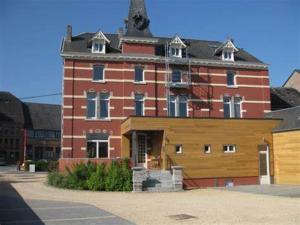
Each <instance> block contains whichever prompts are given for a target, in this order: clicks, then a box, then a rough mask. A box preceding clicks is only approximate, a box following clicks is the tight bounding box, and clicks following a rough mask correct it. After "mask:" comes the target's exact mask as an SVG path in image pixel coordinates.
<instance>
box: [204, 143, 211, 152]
mask: <svg viewBox="0 0 300 225" xmlns="http://www.w3.org/2000/svg"><path fill="white" fill-rule="evenodd" d="M206 147H208V150H207V151H206ZM203 152H204V154H210V153H211V145H210V144H205V145H203Z"/></svg>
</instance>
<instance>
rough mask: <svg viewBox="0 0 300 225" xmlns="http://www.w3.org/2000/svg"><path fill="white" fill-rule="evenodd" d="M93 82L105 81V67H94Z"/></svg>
mask: <svg viewBox="0 0 300 225" xmlns="http://www.w3.org/2000/svg"><path fill="white" fill-rule="evenodd" d="M93 81H104V66H102V65H95V66H94V67H93Z"/></svg>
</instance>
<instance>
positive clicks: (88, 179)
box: [48, 159, 132, 191]
mask: <svg viewBox="0 0 300 225" xmlns="http://www.w3.org/2000/svg"><path fill="white" fill-rule="evenodd" d="M48 184H49V185H53V186H55V187H60V188H68V189H78V190H92V191H131V190H132V172H131V169H130V167H129V160H128V159H126V160H123V161H120V162H117V161H113V162H112V163H111V164H110V166H108V167H107V168H106V166H105V164H98V165H96V164H95V163H92V162H88V163H87V164H84V163H80V164H77V165H75V166H74V167H73V168H72V169H70V168H66V173H65V174H60V173H58V172H51V173H49V174H48Z"/></svg>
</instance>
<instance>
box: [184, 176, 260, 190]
mask: <svg viewBox="0 0 300 225" xmlns="http://www.w3.org/2000/svg"><path fill="white" fill-rule="evenodd" d="M228 182H232V183H233V185H235V186H237V185H255V184H259V177H257V176H254V177H216V178H195V179H183V186H184V188H206V187H224V186H226V183H228Z"/></svg>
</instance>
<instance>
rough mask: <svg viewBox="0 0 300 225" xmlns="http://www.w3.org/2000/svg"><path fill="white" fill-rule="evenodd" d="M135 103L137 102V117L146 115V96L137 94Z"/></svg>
mask: <svg viewBox="0 0 300 225" xmlns="http://www.w3.org/2000/svg"><path fill="white" fill-rule="evenodd" d="M134 101H135V115H136V116H143V115H144V95H143V94H136V95H135V100H134Z"/></svg>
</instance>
